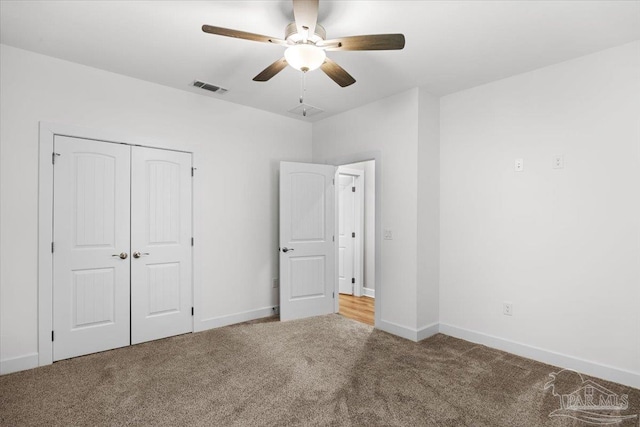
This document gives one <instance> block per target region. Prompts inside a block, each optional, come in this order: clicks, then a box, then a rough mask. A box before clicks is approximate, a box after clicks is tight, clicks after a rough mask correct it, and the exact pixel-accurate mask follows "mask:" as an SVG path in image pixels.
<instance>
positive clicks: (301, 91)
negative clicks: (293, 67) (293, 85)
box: [300, 72, 307, 104]
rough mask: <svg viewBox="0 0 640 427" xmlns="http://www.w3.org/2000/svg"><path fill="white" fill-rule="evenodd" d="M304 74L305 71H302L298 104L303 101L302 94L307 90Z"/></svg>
mask: <svg viewBox="0 0 640 427" xmlns="http://www.w3.org/2000/svg"><path fill="white" fill-rule="evenodd" d="M306 75H307V73H304V72H303V73H302V80H301V81H300V104H303V103H304V96H305V94H306V92H307V80H306Z"/></svg>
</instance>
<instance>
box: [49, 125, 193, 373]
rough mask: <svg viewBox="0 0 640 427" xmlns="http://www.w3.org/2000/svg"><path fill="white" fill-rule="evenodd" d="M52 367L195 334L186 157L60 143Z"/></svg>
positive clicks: (84, 141) (56, 156) (149, 150)
mask: <svg viewBox="0 0 640 427" xmlns="http://www.w3.org/2000/svg"><path fill="white" fill-rule="evenodd" d="M53 161H54V168H53V170H54V174H53V179H54V182H53V193H54V195H53V243H52V252H53V333H52V340H53V360H61V359H66V358H69V357H75V356H80V355H83V354H89V353H95V352H99V351H103V350H108V349H112V348H117V347H122V346H126V345H130V344H137V343H141V342H145V341H150V340H155V339H159V338H164V337H168V336H172V335H178V334H183V333H187V332H191V331H193V321H192V313H193V311H192V279H191V278H192V243H193V242H192V214H191V210H192V201H191V194H192V183H191V175H192V174H191V171H192V169H191V165H192V159H191V154H190V153H185V152H178V151H170V150H162V149H155V148H147V147H140V146H130V145H125V144H116V143H108V142H102V141H95V140H88V139H82V138H73V137H67V136H60V135H56V136H55V139H54V153H53Z"/></svg>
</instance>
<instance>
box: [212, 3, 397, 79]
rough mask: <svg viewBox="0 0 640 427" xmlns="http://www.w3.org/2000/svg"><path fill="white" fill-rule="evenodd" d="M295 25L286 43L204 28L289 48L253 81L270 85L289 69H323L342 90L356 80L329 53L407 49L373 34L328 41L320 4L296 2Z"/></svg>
mask: <svg viewBox="0 0 640 427" xmlns="http://www.w3.org/2000/svg"><path fill="white" fill-rule="evenodd" d="M293 15H294V18H295V22H292V23H290V24H289V25H287V27H286V28H285V36H284V39H278V38H275V37H269V36H263V35H260V34H254V33H248V32H245V31H238V30H231V29H228V28H222V27H214V26H211V25H203V26H202V31H204V32H205V33H209V34H216V35H219V36H226V37H235V38H239V39H245V40H252V41H256V42H263V43H271V44H277V45H281V46H284V47H286V48H287V50H286V51H285V52H284V57H283V58H280V59H278V60H277V61H275V62H274V63H273V64H271V65H269V66H268V67H267V68H265V69H264V70H262V72H260V73H259V74H258V75H257V76H255V77H254V78H253V80H254V81H257V82H266V81H268V80H269V79H271V78H272V77H273V76H275V75H276V74H278V73H279V72H280V71H282V70H283V69H285V68H286V66H287V65H290V66H292V67H293V68H295V69H297V70H300V71H302V72H303V73H306V72H308V71H311V70H315V69H316V68H320V69H321V70H322V71H324V72H325V74H326V75H327V76H329V77H330V78H331V79H332V80H333V81H334V82H336V83H337V84H339V85H340V86H341V87H346V86H349V85H352V84H353V83H355V82H356V80H355V79H354V78H353V77H352V76H351V75H350V74H349V73H347V72H346V71H345V70H344V69H343V68H342V67H341V66H339V65H338V64H336V63H335V62H334V61H332V60H331V59H329V58H328V57H327V55H326V53H325V51H339V50H399V49H402V48H404V35H402V34H372V35H367V36H350V37H341V38H338V39H332V40H326V35H327V33H326V31H325V29H324V27H323V26H322V25H320V24H318V0H293Z"/></svg>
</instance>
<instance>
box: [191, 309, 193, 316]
mask: <svg viewBox="0 0 640 427" xmlns="http://www.w3.org/2000/svg"><path fill="white" fill-rule="evenodd" d="M191 315H192V316H193V307H191Z"/></svg>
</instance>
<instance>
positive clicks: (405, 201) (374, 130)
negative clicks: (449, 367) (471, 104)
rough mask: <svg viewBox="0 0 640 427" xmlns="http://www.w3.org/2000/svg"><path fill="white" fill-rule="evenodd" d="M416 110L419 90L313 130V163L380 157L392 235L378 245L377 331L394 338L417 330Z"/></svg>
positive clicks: (384, 206)
mask: <svg viewBox="0 0 640 427" xmlns="http://www.w3.org/2000/svg"><path fill="white" fill-rule="evenodd" d="M417 108H418V89H412V90H409V91H407V92H403V93H401V94H398V95H394V96H392V97H389V98H386V99H383V100H380V101H377V102H373V103H371V104H368V105H365V106H363V107H360V108H356V109H354V110H351V111H347V112H346V113H343V114H340V115H338V116H333V117H329V118H327V119H324V120H321V121H318V122H316V123H314V126H313V160H314V162H319V163H322V162H329V163H333V164H336V163H335V161H336V159H337V161H338V163H340V164H341V163H346V162H340V159H343V158H348V157H350V156H353V155H357V154H358V153H371V152H373V151H378V152H379V153H380V155H381V161H380V162H376V170H377V172H378V173H379V174H380V176H381V178H382V179H381V185H378V186H377V187H376V188H377V189H378V196H380V194H381V195H382V200H381V202H382V212H381V216H382V217H381V221H382V226H383V228H385V229H389V230H391V231H392V232H393V240H382V247H381V248H380V249H381V257H382V258H381V266H380V267H381V269H382V270H381V276H380V277H379V278H378V283H379V284H380V288H376V297H377V298H376V316H377V317H378V316H380V319H381V321H382V322H381V323H379V324H378V323H377V326H378V327H380V328H381V329H385V330H393V331H396V332H402V331H405V332H407V331H415V328H416V303H415V298H416V260H417V259H416V246H417V238H416V230H417V200H416V199H417V178H418V168H417V166H418V165H417V161H416V158H417V150H418V144H417V141H418V110H417ZM368 158H370V157H366V156H365V158H361V159H358V160H367V159H368ZM378 183H380V181H378ZM380 296H382V298H379V297H380ZM380 300H382V306H381V308H380V309H379V307H380V306H379V304H380Z"/></svg>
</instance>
